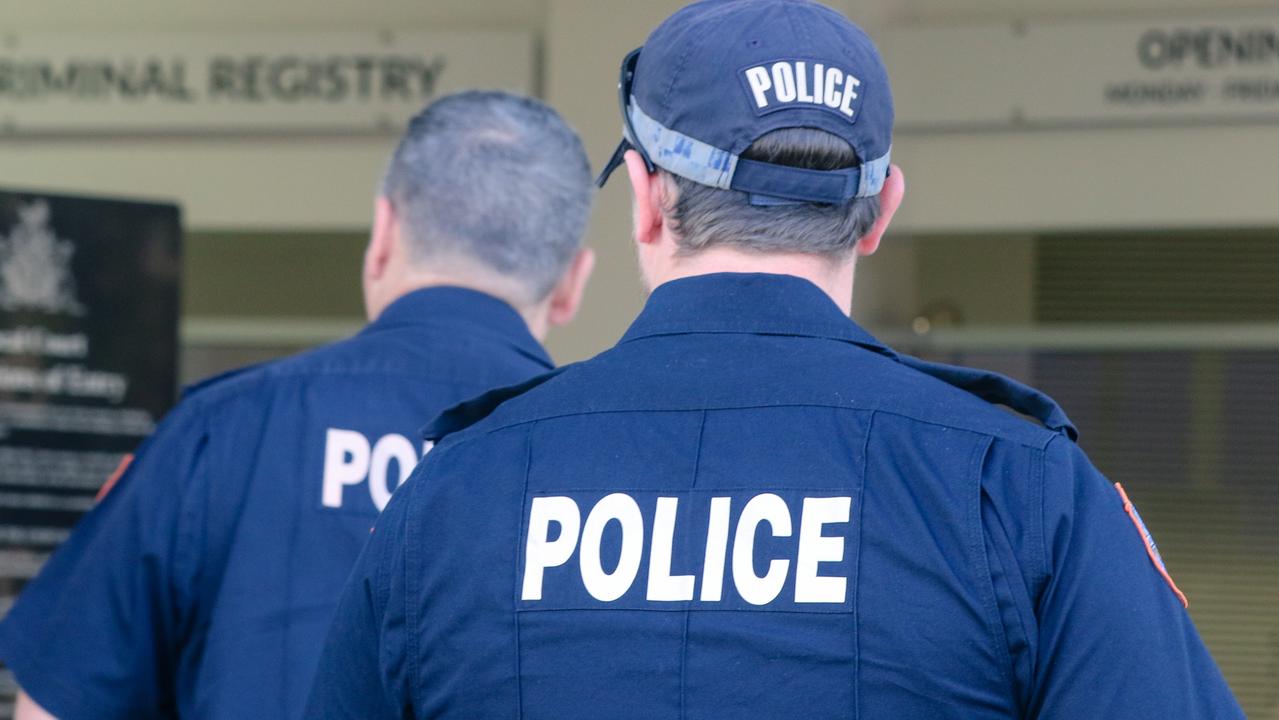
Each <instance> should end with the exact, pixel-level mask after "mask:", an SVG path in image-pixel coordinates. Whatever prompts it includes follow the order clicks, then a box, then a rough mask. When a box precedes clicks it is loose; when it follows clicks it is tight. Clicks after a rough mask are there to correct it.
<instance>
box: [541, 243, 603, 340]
mask: <svg viewBox="0 0 1279 720" xmlns="http://www.w3.org/2000/svg"><path fill="white" fill-rule="evenodd" d="M594 271H595V251H594V250H592V249H590V248H582V249H581V250H578V251H577V255H575V256H573V262H571V263H569V266H568V270H566V271H564V276H563V277H561V278H560V281H559V282H558V283H556V285H555V289H553V290H551V298H550V305H549V306H548V308H547V312H546V321H547V322H548V323H549V324H550V325H552V326H556V327H559V326H563V325H567V324H569V323H570V322H573V318H575V317H577V311H578V309H579V308H581V306H582V295H583V294H584V293H585V292H586V283H587V282H588V281H589V280H590V279H591V273H593V272H594Z"/></svg>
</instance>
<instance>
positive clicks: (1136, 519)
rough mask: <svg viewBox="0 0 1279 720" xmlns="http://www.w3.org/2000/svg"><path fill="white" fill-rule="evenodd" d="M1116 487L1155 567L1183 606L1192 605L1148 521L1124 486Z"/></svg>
mask: <svg viewBox="0 0 1279 720" xmlns="http://www.w3.org/2000/svg"><path fill="white" fill-rule="evenodd" d="M1115 489H1116V490H1118V491H1119V497H1120V498H1121V499H1122V500H1123V501H1124V512H1126V513H1128V518H1129V519H1130V520H1132V524H1133V525H1134V526H1135V527H1136V528H1137V532H1138V534H1140V535H1141V541H1142V542H1143V543H1145V544H1146V554H1147V555H1149V556H1150V562H1152V563H1154V565H1155V569H1156V570H1158V571H1159V574H1160V575H1162V576H1163V579H1164V581H1165V582H1167V583H1168V587H1170V588H1172V591H1173V592H1174V593H1176V594H1177V599H1178V600H1181V605H1182V607H1187V608H1188V607H1190V602H1189V601H1188V600H1187V599H1186V594H1185V593H1183V592H1182V591H1181V589H1180V588H1178V587H1177V583H1176V582H1174V581H1173V579H1172V575H1169V574H1168V566H1167V565H1165V564H1164V559H1163V556H1162V555H1160V554H1159V548H1158V546H1156V545H1155V537H1154V536H1153V535H1151V534H1150V529H1149V528H1147V527H1146V523H1145V522H1144V521H1143V520H1142V519H1141V514H1140V513H1138V512H1137V506H1135V505H1133V504H1132V500H1130V499H1128V493H1127V492H1125V491H1124V486H1123V485H1120V484H1119V483H1115Z"/></svg>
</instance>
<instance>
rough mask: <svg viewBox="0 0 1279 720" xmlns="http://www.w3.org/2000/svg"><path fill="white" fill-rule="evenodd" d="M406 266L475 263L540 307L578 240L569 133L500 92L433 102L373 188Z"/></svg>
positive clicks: (579, 191)
mask: <svg viewBox="0 0 1279 720" xmlns="http://www.w3.org/2000/svg"><path fill="white" fill-rule="evenodd" d="M381 192H382V195H383V196H384V197H385V198H387V199H388V200H389V201H390V202H391V204H392V205H393V206H394V207H395V209H396V212H397V214H398V215H399V217H400V219H401V224H402V227H403V229H404V231H405V235H406V239H407V241H408V245H409V249H410V259H411V261H412V262H415V263H420V264H424V265H429V264H430V263H431V262H433V261H434V262H439V263H442V264H445V267H447V263H448V262H450V261H453V260H458V259H460V260H462V261H464V262H475V263H477V264H478V265H479V266H480V267H481V268H482V269H484V270H491V271H493V272H496V273H498V274H500V275H502V276H506V277H509V278H511V279H512V280H513V281H515V284H516V285H517V286H518V288H519V292H520V293H521V294H522V295H523V296H524V297H523V298H521V299H522V300H523V301H526V302H536V301H539V300H541V299H543V298H545V297H546V296H547V295H548V294H549V293H550V291H551V289H552V288H554V286H555V283H556V282H557V281H558V280H559V278H560V277H561V276H562V274H563V273H564V271H565V270H566V269H567V267H568V265H569V263H570V262H571V261H572V259H573V256H574V255H575V253H576V251H577V250H578V248H580V247H581V245H582V236H583V235H584V233H585V231H586V221H587V216H588V215H589V214H590V208H591V201H592V198H593V195H594V187H593V186H592V183H591V167H590V161H589V160H587V157H586V150H585V149H584V148H583V147H582V141H581V139H580V138H578V136H577V133H576V132H574V131H573V129H572V128H570V127H569V126H568V124H567V123H566V122H564V119H563V118H561V117H560V116H559V114H558V113H556V112H555V111H554V110H552V109H551V108H549V107H547V106H546V105H544V104H543V103H540V102H538V101H537V100H533V99H531V98H527V97H520V96H517V95H511V94H509V93H504V92H479V91H472V92H463V93H459V94H456V95H450V96H448V97H444V98H441V99H440V100H437V101H435V102H434V103H432V104H431V105H429V106H427V107H426V109H424V110H423V111H422V112H420V113H419V114H418V115H417V116H416V117H414V118H413V119H412V121H410V122H409V127H408V130H407V132H405V134H404V137H403V138H402V139H401V140H400V144H399V147H397V148H396V150H395V154H394V155H393V156H392V158H391V163H390V167H389V168H388V169H387V171H386V176H385V178H383V181H382V189H381Z"/></svg>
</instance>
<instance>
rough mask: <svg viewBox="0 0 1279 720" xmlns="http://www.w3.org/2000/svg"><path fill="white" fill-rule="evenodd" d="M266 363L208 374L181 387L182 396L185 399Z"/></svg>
mask: <svg viewBox="0 0 1279 720" xmlns="http://www.w3.org/2000/svg"><path fill="white" fill-rule="evenodd" d="M267 364H268V363H265V362H262V363H254V364H252V365H245V366H244V367H239V368H235V369H234V370H227V371H226V372H222V373H218V374H216V375H210V376H209V377H207V378H204V379H203V380H199V381H196V382H193V383H191V384H190V385H187V386H185V387H183V388H182V398H183V399H186V398H188V397H190V396H192V395H194V394H195V393H198V392H201V391H203V390H206V389H208V388H210V387H213V386H214V385H219V384H221V383H222V382H224V381H227V380H230V379H232V378H234V377H238V376H240V375H244V374H246V373H249V372H252V371H254V370H257V369H258V368H260V367H262V366H263V365H267Z"/></svg>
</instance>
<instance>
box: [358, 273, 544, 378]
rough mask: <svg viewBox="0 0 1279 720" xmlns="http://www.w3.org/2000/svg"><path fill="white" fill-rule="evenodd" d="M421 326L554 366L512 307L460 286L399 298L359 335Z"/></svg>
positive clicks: (489, 296) (409, 294)
mask: <svg viewBox="0 0 1279 720" xmlns="http://www.w3.org/2000/svg"><path fill="white" fill-rule="evenodd" d="M424 326H435V327H441V326H444V327H448V328H451V329H455V330H456V329H461V330H463V331H465V332H471V333H478V334H482V335H485V336H488V337H491V338H493V339H494V340H497V341H499V342H503V343H506V344H507V345H510V346H511V347H512V348H514V349H515V350H516V351H518V352H519V353H520V354H522V355H525V356H527V357H529V358H531V359H532V360H535V361H537V362H539V363H541V364H543V365H545V366H546V367H547V368H548V369H550V368H553V367H554V366H555V363H554V362H553V361H552V360H551V357H550V355H548V354H547V353H546V349H545V348H543V347H542V344H541V343H539V342H538V341H537V340H536V339H535V338H534V337H533V335H532V334H531V333H530V332H529V329H528V324H527V323H526V322H525V321H524V318H523V317H522V316H521V315H520V314H519V313H518V312H517V311H516V310H515V308H513V307H511V306H510V305H509V304H507V303H506V302H504V301H502V300H499V299H497V298H495V297H493V296H492V295H487V294H485V293H482V292H479V291H477V290H469V289H467V288H461V287H448V286H443V287H429V288H423V289H421V290H414V291H413V292H410V293H408V294H406V295H403V296H401V297H400V298H398V299H397V300H395V301H394V302H392V303H391V304H390V305H388V306H387V307H386V309H385V310H383V311H382V314H381V315H379V316H378V318H377V319H376V320H374V321H373V322H371V323H369V324H368V325H367V326H366V327H365V328H364V330H363V331H362V332H361V334H367V333H375V332H381V331H383V330H387V329H391V328H404V327H424Z"/></svg>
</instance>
